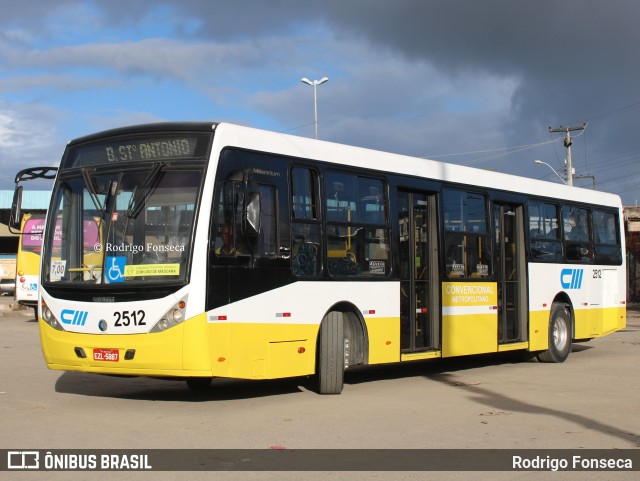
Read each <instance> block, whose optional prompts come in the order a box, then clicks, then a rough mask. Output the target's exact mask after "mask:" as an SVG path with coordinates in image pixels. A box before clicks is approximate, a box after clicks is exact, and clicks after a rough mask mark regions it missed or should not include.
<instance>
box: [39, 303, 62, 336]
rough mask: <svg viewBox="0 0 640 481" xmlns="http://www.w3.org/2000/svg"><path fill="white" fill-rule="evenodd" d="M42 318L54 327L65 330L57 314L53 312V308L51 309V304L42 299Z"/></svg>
mask: <svg viewBox="0 0 640 481" xmlns="http://www.w3.org/2000/svg"><path fill="white" fill-rule="evenodd" d="M42 319H43V320H44V322H46V323H47V324H49V325H50V326H51V327H53V328H54V329H57V330H58V331H64V329H62V326H61V325H60V323H59V322H58V319H56V316H54V315H53V312H51V309H49V306H47V303H46V302H44V301H42Z"/></svg>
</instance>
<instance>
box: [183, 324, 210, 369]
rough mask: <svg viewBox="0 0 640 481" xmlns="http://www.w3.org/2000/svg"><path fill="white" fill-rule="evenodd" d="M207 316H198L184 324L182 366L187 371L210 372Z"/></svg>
mask: <svg viewBox="0 0 640 481" xmlns="http://www.w3.org/2000/svg"><path fill="white" fill-rule="evenodd" d="M207 328H208V324H207V316H206V314H204V313H203V314H200V315H199V316H196V317H194V318H192V319H190V320H189V321H188V322H186V323H184V336H183V338H182V343H183V346H182V366H183V369H186V370H187V371H211V364H212V360H211V349H210V347H209V338H208V336H207Z"/></svg>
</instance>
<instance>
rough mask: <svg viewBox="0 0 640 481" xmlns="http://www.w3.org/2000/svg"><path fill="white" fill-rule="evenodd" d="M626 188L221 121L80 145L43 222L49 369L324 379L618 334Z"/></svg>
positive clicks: (546, 356)
mask: <svg viewBox="0 0 640 481" xmlns="http://www.w3.org/2000/svg"><path fill="white" fill-rule="evenodd" d="M621 211H622V206H621V203H620V199H619V197H617V196H615V195H611V194H606V193H601V192H595V191H590V190H584V189H578V188H573V187H568V186H564V185H559V184H552V183H548V182H542V181H537V180H532V179H528V178H523V177H516V176H512V175H505V174H499V173H495V172H489V171H484V170H478V169H473V168H468V167H462V166H458V165H451V164H446V163H440V162H434V161H430V160H425V159H420V158H412V157H406V156H400V155H394V154H389V153H384V152H378V151H373V150H367V149H362V148H356V147H350V146H346V145H338V144H333V143H328V142H321V141H316V140H310V139H306V138H299V137H294V136H290V135H284V134H280V133H273V132H267V131H261V130H256V129H252V128H246V127H240V126H236V125H230V124H225V123H165V124H151V125H142V126H134V127H127V128H120V129H116V130H111V131H107V132H102V133H98V134H95V135H90V136H87V137H83V138H80V139H77V140H74V141H72V142H70V143H69V144H68V146H67V148H66V151H65V153H64V156H63V158H62V162H61V165H60V169H59V171H58V175H57V178H56V181H55V187H54V191H53V195H52V203H51V206H50V209H49V218H48V221H47V227H46V229H45V235H44V251H43V252H44V254H43V265H42V277H41V286H40V313H39V317H40V320H39V325H40V337H41V340H42V347H43V352H44V356H45V359H46V363H47V366H48V367H49V368H51V369H60V370H71V371H82V372H91V373H102V374H119V375H131V376H137V375H143V376H158V377H176V378H183V379H185V380H186V381H187V384H188V385H189V387H191V388H203V387H206V386H208V385H209V384H210V382H211V379H212V378H215V377H232V378H243V379H274V378H285V377H297V376H312V375H313V376H315V377H316V379H317V390H318V392H320V393H327V394H334V393H340V392H341V391H342V389H343V382H344V372H345V370H348V369H349V368H350V367H351V366H354V365H362V364H380V363H400V362H405V361H412V360H418V359H430V358H447V357H453V356H465V355H473V354H481V353H495V352H502V351H514V350H521V351H528V352H531V353H535V354H536V355H537V356H538V358H539V359H540V360H542V361H546V362H563V361H564V360H565V359H566V358H567V356H568V355H569V353H570V352H571V349H572V343H573V342H577V341H584V340H588V339H592V338H594V337H599V336H603V335H606V334H609V333H611V332H613V331H616V330H619V329H622V328H624V326H625V322H626V287H625V264H624V262H625V252H624V245H625V243H624V237H623V236H624V233H623V229H622V222H621V218H622V216H621Z"/></svg>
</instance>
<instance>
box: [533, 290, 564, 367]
mask: <svg viewBox="0 0 640 481" xmlns="http://www.w3.org/2000/svg"><path fill="white" fill-rule="evenodd" d="M570 352H571V316H570V314H569V310H568V309H567V307H566V306H565V305H564V304H561V303H559V302H554V303H553V304H552V305H551V314H550V315H549V348H548V349H547V350H546V351H542V352H540V353H538V360H539V361H540V362H555V363H558V362H564V361H565V360H566V359H567V357H569V353H570Z"/></svg>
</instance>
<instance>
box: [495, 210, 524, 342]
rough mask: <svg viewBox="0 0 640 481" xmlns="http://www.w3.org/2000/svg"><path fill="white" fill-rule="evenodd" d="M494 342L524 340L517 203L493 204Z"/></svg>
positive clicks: (520, 225) (521, 244)
mask: <svg viewBox="0 0 640 481" xmlns="http://www.w3.org/2000/svg"><path fill="white" fill-rule="evenodd" d="M493 218H494V224H495V225H494V228H495V236H496V237H495V239H496V269H497V272H496V275H497V280H498V344H499V345H502V344H510V343H515V342H522V341H526V340H527V328H526V327H527V297H526V296H527V290H526V272H525V270H526V264H525V257H524V223H523V208H522V206H521V205H513V204H497V203H496V204H495V205H494V217H493Z"/></svg>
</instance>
